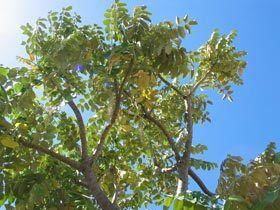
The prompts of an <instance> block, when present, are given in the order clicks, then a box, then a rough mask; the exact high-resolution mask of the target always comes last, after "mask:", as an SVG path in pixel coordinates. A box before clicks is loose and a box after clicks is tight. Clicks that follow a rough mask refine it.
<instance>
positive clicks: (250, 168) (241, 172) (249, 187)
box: [217, 143, 280, 210]
mask: <svg viewBox="0 0 280 210" xmlns="http://www.w3.org/2000/svg"><path fill="white" fill-rule="evenodd" d="M279 154H280V153H279V152H276V147H275V143H270V144H269V145H268V147H267V149H266V150H265V151H264V152H263V153H262V154H261V155H260V156H258V157H257V158H256V159H255V160H253V161H252V162H250V163H249V164H247V165H244V164H242V163H241V161H242V159H241V158H240V157H233V156H229V157H228V158H227V159H226V160H225V161H224V162H223V164H222V166H221V175H220V178H219V184H218V188H217V192H218V193H219V194H220V195H221V196H222V198H225V199H227V201H226V204H225V207H224V209H229V210H231V209H233V208H239V209H253V210H257V209H258V210H277V209H278V208H279V204H280V203H279V201H280V195H279V183H280V177H279V174H280V161H279V159H278V158H277V157H278V156H279ZM233 196H235V197H238V198H239V199H238V200H234V199H230V198H232V197H233Z"/></svg>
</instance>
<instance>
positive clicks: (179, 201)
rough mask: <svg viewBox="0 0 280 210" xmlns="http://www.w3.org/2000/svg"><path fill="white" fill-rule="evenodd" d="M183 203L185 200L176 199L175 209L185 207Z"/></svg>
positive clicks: (179, 209)
mask: <svg viewBox="0 0 280 210" xmlns="http://www.w3.org/2000/svg"><path fill="white" fill-rule="evenodd" d="M183 204H184V201H183V200H180V199H175V200H174V205H173V209H174V210H182V209H183Z"/></svg>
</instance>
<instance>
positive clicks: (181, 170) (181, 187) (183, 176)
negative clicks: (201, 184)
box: [176, 162, 188, 196]
mask: <svg viewBox="0 0 280 210" xmlns="http://www.w3.org/2000/svg"><path fill="white" fill-rule="evenodd" d="M177 171H178V174H179V180H178V182H177V190H176V195H177V196H178V195H180V194H185V192H186V190H187V188H188V173H187V170H186V165H185V163H184V162H182V163H181V164H180V166H179V167H178V169H177Z"/></svg>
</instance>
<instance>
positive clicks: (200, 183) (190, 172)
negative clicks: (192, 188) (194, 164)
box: [157, 165, 216, 197]
mask: <svg viewBox="0 0 280 210" xmlns="http://www.w3.org/2000/svg"><path fill="white" fill-rule="evenodd" d="M157 167H158V168H159V169H160V172H161V173H167V174H169V173H172V172H175V171H177V165H174V166H172V167H170V168H160V167H159V166H157ZM188 175H189V176H190V177H191V178H192V179H193V180H194V181H195V182H196V183H197V185H198V186H199V187H200V189H201V190H202V192H204V193H205V194H206V195H209V196H211V197H212V196H215V195H216V194H215V193H213V192H211V191H210V190H209V189H208V188H207V187H206V185H205V184H204V182H203V181H202V180H201V179H200V177H199V176H198V175H197V174H196V173H195V172H194V171H193V170H192V169H191V168H189V170H188Z"/></svg>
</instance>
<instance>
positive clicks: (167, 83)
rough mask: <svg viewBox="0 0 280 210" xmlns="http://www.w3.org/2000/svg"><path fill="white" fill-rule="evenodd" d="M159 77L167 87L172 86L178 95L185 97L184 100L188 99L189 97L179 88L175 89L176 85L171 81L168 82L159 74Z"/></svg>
mask: <svg viewBox="0 0 280 210" xmlns="http://www.w3.org/2000/svg"><path fill="white" fill-rule="evenodd" d="M158 77H159V78H160V80H161V81H163V82H164V83H165V84H166V85H168V86H170V87H171V88H172V89H173V90H174V91H175V92H176V93H178V94H179V95H180V96H182V97H183V99H186V98H187V96H186V95H185V94H184V93H183V92H182V91H180V90H179V89H178V88H177V87H175V86H174V85H172V84H171V83H170V82H169V81H167V80H166V79H164V78H163V77H162V76H161V75H160V74H158Z"/></svg>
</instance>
